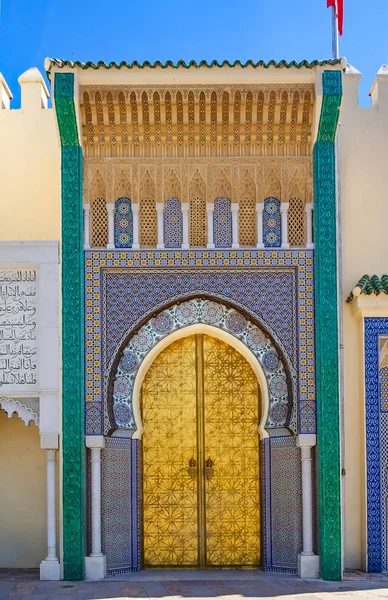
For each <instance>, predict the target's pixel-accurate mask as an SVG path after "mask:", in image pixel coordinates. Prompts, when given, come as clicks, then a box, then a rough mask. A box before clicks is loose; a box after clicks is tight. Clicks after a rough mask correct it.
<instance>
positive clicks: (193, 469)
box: [187, 458, 197, 479]
mask: <svg viewBox="0 0 388 600" xmlns="http://www.w3.org/2000/svg"><path fill="white" fill-rule="evenodd" d="M187 472H188V474H189V475H190V477H191V478H192V479H195V477H197V461H196V460H195V458H190V460H189V468H188V469H187Z"/></svg>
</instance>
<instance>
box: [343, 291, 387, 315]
mask: <svg viewBox="0 0 388 600" xmlns="http://www.w3.org/2000/svg"><path fill="white" fill-rule="evenodd" d="M350 309H351V313H352V315H353V316H354V317H356V318H357V319H365V318H366V317H388V296H387V295H386V294H380V295H378V296H377V295H375V294H372V295H370V296H367V295H365V294H362V295H360V296H357V297H355V298H354V300H353V302H352V303H351V304H350Z"/></svg>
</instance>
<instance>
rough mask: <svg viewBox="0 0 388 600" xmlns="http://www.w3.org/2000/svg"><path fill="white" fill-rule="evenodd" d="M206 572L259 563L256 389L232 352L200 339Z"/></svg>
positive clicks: (213, 341)
mask: <svg viewBox="0 0 388 600" xmlns="http://www.w3.org/2000/svg"><path fill="white" fill-rule="evenodd" d="M203 357H204V358H203V386H204V387H203V398H204V434H205V435H204V438H205V440H204V441H205V448H204V460H205V523H206V536H205V537H206V544H205V545H206V559H205V564H206V566H207V567H257V566H258V565H259V563H260V469H259V464H260V463H259V435H258V425H259V389H258V382H257V378H256V376H255V374H254V372H253V370H252V368H251V366H250V365H249V364H248V362H247V361H246V360H245V358H244V357H243V356H242V355H241V354H239V353H238V352H237V351H236V350H235V349H234V348H232V347H231V346H229V345H228V344H225V343H224V342H222V341H220V340H218V339H216V338H213V337H209V336H207V335H204V336H203Z"/></svg>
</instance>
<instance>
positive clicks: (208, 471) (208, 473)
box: [205, 456, 214, 480]
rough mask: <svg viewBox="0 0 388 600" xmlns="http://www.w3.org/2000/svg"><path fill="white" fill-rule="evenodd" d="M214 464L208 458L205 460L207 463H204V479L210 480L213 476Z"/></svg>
mask: <svg viewBox="0 0 388 600" xmlns="http://www.w3.org/2000/svg"><path fill="white" fill-rule="evenodd" d="M213 465H214V462H213V461H212V459H211V458H210V456H209V458H208V459H207V461H206V462H205V477H206V479H208V480H209V479H211V478H212V477H213V475H214V467H213Z"/></svg>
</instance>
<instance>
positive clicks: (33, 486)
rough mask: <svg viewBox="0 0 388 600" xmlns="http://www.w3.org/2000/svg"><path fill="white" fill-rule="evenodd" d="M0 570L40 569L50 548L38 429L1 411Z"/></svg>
mask: <svg viewBox="0 0 388 600" xmlns="http://www.w3.org/2000/svg"><path fill="white" fill-rule="evenodd" d="M0 482H1V484H0V485H1V494H0V496H1V500H0V568H7V567H19V568H31V567H39V563H40V561H41V560H43V558H45V556H46V554H47V545H46V456H45V451H44V450H42V449H41V448H40V443H39V431H38V428H37V427H36V426H35V425H33V424H32V423H31V424H30V426H29V427H26V426H25V424H24V422H23V421H22V420H21V419H20V418H19V417H18V416H17V415H16V414H14V415H13V416H12V418H11V419H10V418H8V416H7V414H6V413H5V412H4V411H3V410H1V409H0Z"/></svg>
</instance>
